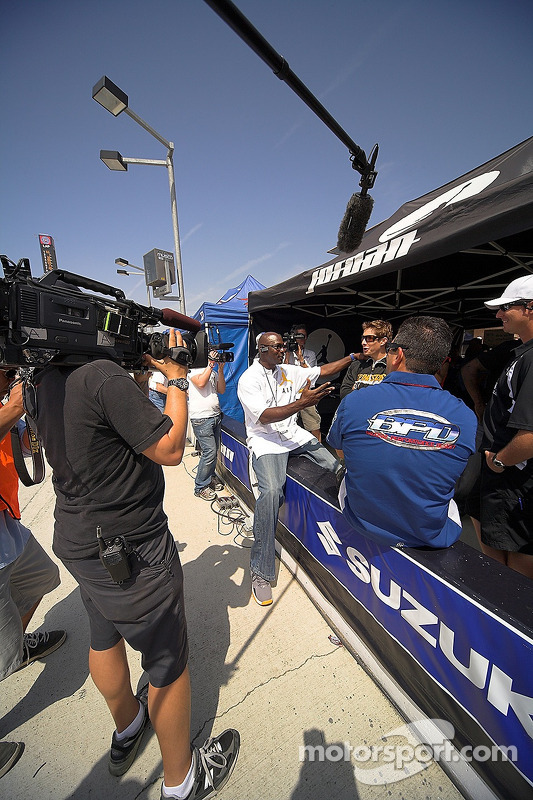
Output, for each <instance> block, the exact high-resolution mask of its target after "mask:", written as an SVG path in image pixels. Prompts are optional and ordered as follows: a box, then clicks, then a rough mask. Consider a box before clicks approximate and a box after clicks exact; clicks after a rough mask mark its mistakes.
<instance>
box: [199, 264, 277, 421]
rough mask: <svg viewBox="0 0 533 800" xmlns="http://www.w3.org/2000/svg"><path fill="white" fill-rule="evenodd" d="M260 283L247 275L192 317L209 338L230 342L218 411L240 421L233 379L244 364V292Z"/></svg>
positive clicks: (246, 315) (256, 287)
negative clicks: (228, 360) (201, 326)
mask: <svg viewBox="0 0 533 800" xmlns="http://www.w3.org/2000/svg"><path fill="white" fill-rule="evenodd" d="M264 288H265V287H264V286H263V284H262V283H259V281H256V280H255V278H252V276H251V275H247V276H246V278H245V279H244V280H243V282H242V283H241V284H240V285H239V286H236V287H234V288H232V289H228V291H227V292H226V293H225V294H224V295H223V297H221V298H220V300H218V301H217V302H216V303H203V304H202V305H201V306H200V308H199V309H198V311H197V312H196V314H193V318H194V319H197V320H198V321H199V322H201V323H202V325H203V326H204V327H205V330H206V332H207V333H208V336H209V341H210V342H213V343H214V344H216V343H218V342H233V343H234V347H233V349H232V351H231V352H232V353H233V355H234V356H235V358H234V361H232V362H231V363H229V364H227V365H226V367H225V368H224V372H225V376H226V391H225V393H224V394H223V395H220V407H221V409H222V412H223V413H224V414H226V415H227V416H229V417H232V418H233V419H236V420H238V421H239V422H244V415H243V412H242V408H241V404H240V403H239V399H238V397H237V382H238V380H239V378H240V376H241V375H242V373H243V372H244V370H245V369H247V367H248V293H249V292H255V291H259V290H261V289H264Z"/></svg>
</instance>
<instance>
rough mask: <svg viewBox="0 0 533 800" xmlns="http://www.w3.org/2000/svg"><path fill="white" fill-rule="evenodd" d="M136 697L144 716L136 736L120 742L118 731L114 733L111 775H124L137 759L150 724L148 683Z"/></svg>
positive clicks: (110, 763)
mask: <svg viewBox="0 0 533 800" xmlns="http://www.w3.org/2000/svg"><path fill="white" fill-rule="evenodd" d="M135 697H136V698H137V700H138V701H139V702H140V703H141V704H142V706H143V708H144V718H143V721H142V723H141V727H140V728H139V730H138V731H137V733H136V734H135V736H131V737H130V738H129V739H123V741H121V742H119V741H118V740H117V732H116V731H114V733H113V738H112V739H111V750H110V753H109V765H108V766H109V772H110V773H111V775H115V777H118V776H119V775H124V773H125V772H127V771H128V770H129V768H130V767H131V765H132V764H133V762H134V761H135V756H136V755H137V750H138V749H139V745H140V743H141V739H142V737H143V733H144V731H145V728H146V726H147V724H148V720H149V717H148V684H146V685H145V686H143V687H142V689H139V691H138V692H137V694H136V695H135Z"/></svg>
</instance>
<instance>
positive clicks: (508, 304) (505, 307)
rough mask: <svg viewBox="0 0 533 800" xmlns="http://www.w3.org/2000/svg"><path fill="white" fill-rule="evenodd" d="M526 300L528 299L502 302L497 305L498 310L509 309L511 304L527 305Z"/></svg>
mask: <svg viewBox="0 0 533 800" xmlns="http://www.w3.org/2000/svg"><path fill="white" fill-rule="evenodd" d="M528 302H529V300H518V301H516V302H514V303H504V304H503V305H502V306H498V311H509V309H510V308H513V306H527V304H528Z"/></svg>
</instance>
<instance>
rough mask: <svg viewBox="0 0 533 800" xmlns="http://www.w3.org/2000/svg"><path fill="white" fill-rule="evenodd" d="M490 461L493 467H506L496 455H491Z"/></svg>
mask: <svg viewBox="0 0 533 800" xmlns="http://www.w3.org/2000/svg"><path fill="white" fill-rule="evenodd" d="M492 463H493V464H494V466H495V467H499V468H500V469H507V464H504V463H503V461H500V460H499V459H498V458H496V456H493V457H492Z"/></svg>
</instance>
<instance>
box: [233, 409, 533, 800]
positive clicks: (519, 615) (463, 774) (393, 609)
mask: <svg viewBox="0 0 533 800" xmlns="http://www.w3.org/2000/svg"><path fill="white" fill-rule="evenodd" d="M218 457H219V464H218V471H219V473H220V475H221V476H222V477H223V479H224V480H225V481H226V483H227V484H228V485H229V486H230V487H231V489H232V491H233V492H234V493H235V494H236V495H237V496H238V497H239V499H240V500H241V501H242V502H243V503H244V504H245V505H247V506H248V507H249V508H250V509H251V510H253V508H254V505H255V495H256V494H257V490H256V487H255V486H254V482H255V476H254V474H253V471H252V469H251V458H250V457H249V451H248V448H247V447H246V442H245V432H244V426H243V425H242V424H241V423H239V422H236V421H234V420H232V419H231V418H229V417H225V418H224V420H223V425H222V437H221V447H220V449H219V456H218ZM383 502H386V503H391V504H393V503H394V498H384V497H380V496H379V480H378V481H377V482H376V503H383ZM276 539H277V543H276V548H277V550H278V554H279V555H280V556H281V558H282V560H283V561H284V562H285V564H286V565H287V566H288V567H289V569H291V571H292V572H294V574H295V575H296V577H297V578H298V580H299V581H300V583H301V584H302V586H303V588H304V589H305V590H306V591H307V592H308V594H309V595H310V596H311V598H312V599H313V601H314V602H315V604H316V605H317V606H318V607H319V608H320V609H321V611H322V612H323V614H324V616H326V617H327V618H328V620H329V622H330V623H331V624H332V627H333V628H334V629H335V630H336V631H337V633H338V634H339V635H340V636H341V638H342V639H343V641H344V643H345V644H346V646H348V647H349V648H350V649H351V650H352V652H353V653H354V655H355V656H356V657H357V658H358V660H360V661H361V662H362V663H363V665H364V666H365V667H366V669H367V670H368V671H369V672H371V674H372V675H373V677H374V679H375V680H376V681H377V683H378V684H379V685H380V686H381V688H382V689H383V691H385V693H386V694H387V695H388V696H389V697H390V698H391V700H392V701H393V702H394V703H395V704H396V705H397V707H398V708H399V709H400V711H401V712H402V713H403V715H404V716H405V717H406V719H408V721H413V720H416V719H420V718H427V719H428V720H447V721H448V722H450V723H451V724H452V725H453V726H454V730H455V736H454V738H453V740H452V744H453V746H454V748H455V749H456V751H457V752H456V753H455V751H454V753H455V755H454V758H455V757H456V758H457V760H456V761H453V762H452V761H446V762H443V761H442V759H441V760H440V762H439V763H440V764H441V766H442V767H443V768H444V769H445V770H446V772H448V773H449V774H450V777H451V778H452V779H453V780H454V781H455V782H456V783H457V784H458V785H459V786H460V788H461V790H462V791H463V794H464V795H465V796H466V797H471V798H472V799H473V800H480V798H481V797H487V798H489V797H494V798H501V800H508V799H509V798H511V797H512V798H517V800H519V799H520V798H526V797H533V629H532V627H531V623H532V620H533V614H532V612H533V582H532V581H530V580H528V579H527V578H525V577H523V576H521V575H519V574H517V573H515V572H512V571H510V570H508V569H507V568H504V567H500V566H499V565H498V564H497V562H495V561H493V560H491V559H489V558H487V557H486V556H484V555H483V554H482V553H480V552H478V551H477V550H475V549H473V548H471V547H469V546H468V545H466V544H464V543H463V542H460V541H459V542H457V543H456V544H455V545H453V546H452V547H449V548H446V549H443V550H432V549H429V548H428V549H414V548H403V549H399V548H391V547H381V546H380V545H378V544H376V543H374V542H373V541H371V540H370V539H367V538H365V537H364V536H362V535H359V534H358V533H357V532H356V531H355V530H354V529H353V528H351V527H350V526H349V525H348V523H347V522H346V521H345V520H344V518H343V516H342V514H341V512H340V508H339V505H338V501H337V492H336V487H335V480H334V476H333V475H332V474H331V473H328V472H326V471H324V470H322V469H321V468H320V467H318V466H317V465H316V464H314V463H313V462H311V461H310V460H309V459H306V458H303V457H299V458H292V459H290V461H289V467H288V472H287V484H286V489H285V503H284V504H283V506H282V507H281V509H280V515H279V523H278V529H277V533H276ZM494 745H496V746H497V747H501V748H504V752H506V753H507V752H509V751H508V749H507V748H509V746H511V745H512V746H514V747H515V748H516V758H515V759H514V760H507V759H506V758H505V757H503V756H502V758H499V757H498V758H497V759H495V760H494V759H490V760H479V761H478V760H471V761H466V760H465V759H463V758H462V756H461V755H460V751H462V749H463V748H468V746H470V748H472V747H483V748H493V746H494ZM470 752H471V750H470ZM483 752H486V751H483Z"/></svg>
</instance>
